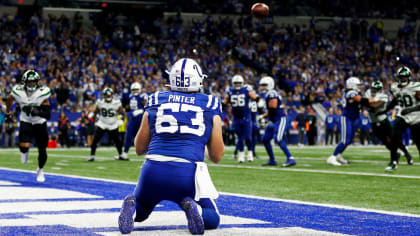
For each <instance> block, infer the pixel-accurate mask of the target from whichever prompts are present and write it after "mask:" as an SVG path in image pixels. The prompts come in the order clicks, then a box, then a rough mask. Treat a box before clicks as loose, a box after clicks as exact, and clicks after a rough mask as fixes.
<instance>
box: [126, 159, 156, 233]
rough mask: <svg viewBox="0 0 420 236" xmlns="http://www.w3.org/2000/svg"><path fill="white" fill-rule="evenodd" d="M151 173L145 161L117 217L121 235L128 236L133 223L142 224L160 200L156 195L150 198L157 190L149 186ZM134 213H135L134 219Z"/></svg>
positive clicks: (151, 177) (151, 170) (151, 179)
mask: <svg viewBox="0 0 420 236" xmlns="http://www.w3.org/2000/svg"><path fill="white" fill-rule="evenodd" d="M153 172H154V170H153V168H151V166H150V163H149V161H146V162H145V163H144V165H143V167H142V171H141V172H140V177H139V179H138V183H137V185H136V188H135V189H134V192H133V193H132V194H129V195H127V196H126V197H125V199H124V202H123V205H122V207H121V210H120V215H119V217H118V227H119V230H120V232H121V233H123V234H128V233H130V232H131V231H133V229H134V221H135V222H142V221H144V220H146V219H147V218H148V217H149V215H150V213H151V212H152V211H153V208H154V207H155V206H156V204H157V203H159V202H160V201H161V200H162V199H160V197H159V196H158V195H155V196H154V197H151V195H153V194H154V192H155V191H156V189H157V188H159V187H158V186H153V185H152V184H151V182H152V181H153ZM155 173H156V172H155ZM134 213H136V215H135V217H134Z"/></svg>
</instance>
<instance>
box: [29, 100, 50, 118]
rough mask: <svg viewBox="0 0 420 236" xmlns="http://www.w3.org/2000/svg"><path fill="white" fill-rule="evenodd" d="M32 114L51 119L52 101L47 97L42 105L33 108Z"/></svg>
mask: <svg viewBox="0 0 420 236" xmlns="http://www.w3.org/2000/svg"><path fill="white" fill-rule="evenodd" d="M31 115H32V116H39V117H42V118H45V119H47V120H49V119H50V118H51V110H50V102H49V101H48V99H45V100H44V101H43V102H42V103H41V105H40V106H33V107H32V109H31Z"/></svg>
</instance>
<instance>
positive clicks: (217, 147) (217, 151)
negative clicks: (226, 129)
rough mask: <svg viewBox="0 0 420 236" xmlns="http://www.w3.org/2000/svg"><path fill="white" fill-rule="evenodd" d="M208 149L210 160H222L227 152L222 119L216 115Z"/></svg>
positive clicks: (216, 161)
mask: <svg viewBox="0 0 420 236" xmlns="http://www.w3.org/2000/svg"><path fill="white" fill-rule="evenodd" d="M207 150H208V154H209V159H210V161H212V162H214V163H218V162H219V161H220V160H222V156H223V154H224V153H225V145H224V144H223V136H222V119H221V118H220V116H218V115H216V116H214V117H213V128H212V130H211V135H210V139H209V141H208V142H207Z"/></svg>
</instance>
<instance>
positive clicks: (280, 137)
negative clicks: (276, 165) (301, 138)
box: [274, 117, 296, 167]
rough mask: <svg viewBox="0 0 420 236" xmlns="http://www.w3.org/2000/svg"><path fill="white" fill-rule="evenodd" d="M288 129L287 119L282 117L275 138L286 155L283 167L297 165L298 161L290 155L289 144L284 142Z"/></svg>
mask: <svg viewBox="0 0 420 236" xmlns="http://www.w3.org/2000/svg"><path fill="white" fill-rule="evenodd" d="M288 127H289V125H288V122H287V117H282V118H281V119H280V122H279V124H278V126H277V127H276V130H275V137H274V140H275V141H276V143H277V144H278V145H279V146H280V148H281V150H282V151H283V153H284V154H285V155H286V162H285V163H284V164H283V165H282V166H283V167H289V166H293V165H296V161H295V159H294V158H293V156H292V154H291V153H290V151H289V149H288V148H287V143H286V142H285V141H284V137H285V136H286V132H287V130H288Z"/></svg>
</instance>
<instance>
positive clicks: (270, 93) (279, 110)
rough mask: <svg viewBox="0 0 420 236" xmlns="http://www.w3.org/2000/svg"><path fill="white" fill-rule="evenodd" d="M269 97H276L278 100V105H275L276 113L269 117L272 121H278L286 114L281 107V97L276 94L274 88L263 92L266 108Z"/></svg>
mask: <svg viewBox="0 0 420 236" xmlns="http://www.w3.org/2000/svg"><path fill="white" fill-rule="evenodd" d="M271 99H277V101H278V106H277V111H276V114H275V115H274V116H273V117H269V118H270V120H271V121H272V122H276V121H279V120H280V119H281V118H282V117H283V116H285V115H286V114H285V113H284V109H283V108H281V105H282V98H281V96H280V94H278V93H277V91H276V90H274V89H272V90H270V91H268V92H267V93H266V94H265V102H266V107H267V110H268V102H269V101H270V100H271Z"/></svg>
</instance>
